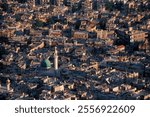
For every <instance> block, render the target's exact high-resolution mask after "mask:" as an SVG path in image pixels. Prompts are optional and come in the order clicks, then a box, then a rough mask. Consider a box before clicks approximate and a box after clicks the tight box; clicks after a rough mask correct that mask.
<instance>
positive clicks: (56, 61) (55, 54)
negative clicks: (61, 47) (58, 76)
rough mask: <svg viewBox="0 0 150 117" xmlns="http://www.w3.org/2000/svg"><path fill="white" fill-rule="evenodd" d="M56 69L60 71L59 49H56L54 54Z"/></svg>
mask: <svg viewBox="0 0 150 117" xmlns="http://www.w3.org/2000/svg"><path fill="white" fill-rule="evenodd" d="M54 68H55V70H58V51H57V47H55V52H54Z"/></svg>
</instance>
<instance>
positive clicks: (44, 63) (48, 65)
mask: <svg viewBox="0 0 150 117" xmlns="http://www.w3.org/2000/svg"><path fill="white" fill-rule="evenodd" d="M41 67H43V68H46V69H49V68H51V62H50V61H49V60H48V59H45V60H43V61H42V62H41Z"/></svg>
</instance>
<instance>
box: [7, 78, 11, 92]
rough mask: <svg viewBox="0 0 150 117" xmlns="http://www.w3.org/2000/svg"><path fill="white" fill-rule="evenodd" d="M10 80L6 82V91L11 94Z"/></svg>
mask: <svg viewBox="0 0 150 117" xmlns="http://www.w3.org/2000/svg"><path fill="white" fill-rule="evenodd" d="M10 84H11V83H10V80H9V79H7V81H6V89H7V91H8V92H9V91H10Z"/></svg>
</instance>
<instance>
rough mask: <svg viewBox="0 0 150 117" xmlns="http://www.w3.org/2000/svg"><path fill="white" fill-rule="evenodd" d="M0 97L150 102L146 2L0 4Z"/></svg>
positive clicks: (149, 3) (10, 0)
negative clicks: (149, 100)
mask: <svg viewBox="0 0 150 117" xmlns="http://www.w3.org/2000/svg"><path fill="white" fill-rule="evenodd" d="M0 99H2V100H148V99H150V0H0Z"/></svg>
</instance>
